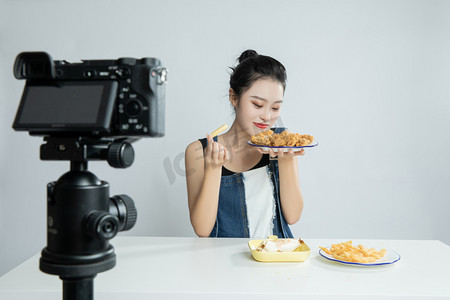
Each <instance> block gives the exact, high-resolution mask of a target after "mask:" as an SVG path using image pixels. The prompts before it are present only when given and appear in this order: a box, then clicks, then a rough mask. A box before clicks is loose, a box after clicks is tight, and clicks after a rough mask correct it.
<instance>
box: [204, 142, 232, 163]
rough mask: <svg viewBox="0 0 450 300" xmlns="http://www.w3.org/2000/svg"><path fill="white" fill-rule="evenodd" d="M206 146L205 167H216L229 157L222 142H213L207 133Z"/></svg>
mask: <svg viewBox="0 0 450 300" xmlns="http://www.w3.org/2000/svg"><path fill="white" fill-rule="evenodd" d="M206 139H207V140H208V146H206V148H205V155H204V157H205V169H217V168H222V166H223V165H224V164H225V163H226V162H227V161H228V160H229V159H230V154H229V152H228V150H227V148H225V147H224V146H223V145H222V144H219V143H218V142H215V141H214V140H213V138H212V137H211V135H209V134H207V135H206Z"/></svg>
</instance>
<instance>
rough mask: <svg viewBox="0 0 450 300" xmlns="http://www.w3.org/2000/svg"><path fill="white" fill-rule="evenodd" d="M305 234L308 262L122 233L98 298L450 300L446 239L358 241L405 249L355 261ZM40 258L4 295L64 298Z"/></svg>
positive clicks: (231, 242) (5, 286) (221, 244)
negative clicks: (330, 255) (369, 261)
mask: <svg viewBox="0 0 450 300" xmlns="http://www.w3.org/2000/svg"><path fill="white" fill-rule="evenodd" d="M304 240H305V242H306V243H307V244H308V246H309V247H310V248H311V249H312V252H311V255H310V257H309V258H308V259H307V261H305V262H302V263H286V262H284V263H262V262H257V261H255V260H253V258H252V256H251V254H250V251H249V249H248V246H247V241H248V240H247V239H200V238H161V237H116V238H114V239H113V240H112V242H111V243H112V244H113V246H114V248H115V250H116V254H117V266H116V267H115V268H114V269H112V270H109V271H106V272H104V273H99V274H98V275H97V277H96V278H95V280H94V291H95V299H96V300H106V299H108V300H114V299H126V300H131V299H139V300H140V299H177V300H178V299H233V300H235V299H246V300H249V299H258V300H260V299H271V300H273V299H296V300H298V299H328V298H330V297H331V296H333V299H349V298H352V299H394V298H396V299H397V298H404V299H406V298H410V297H411V296H418V297H419V299H422V298H430V299H431V298H436V299H438V298H441V299H450V246H448V245H446V244H444V243H442V242H439V241H431V240H430V241H410V240H408V241H407V240H354V241H353V242H354V243H362V244H364V245H371V246H375V247H380V248H387V249H390V250H394V251H396V252H397V253H399V254H400V255H401V259H400V261H398V262H396V263H395V264H393V265H385V266H377V267H356V266H350V265H343V264H339V263H336V262H331V261H328V260H326V259H324V258H323V257H321V256H320V255H319V254H318V246H319V245H320V246H328V245H330V244H331V243H336V242H342V241H344V240H345V239H340V240H331V239H330V240H327V239H320V240H319V239H307V238H304ZM39 257H40V254H37V255H35V256H33V257H32V258H30V259H29V260H27V261H25V262H24V263H23V264H21V265H19V266H18V267H16V268H15V269H13V270H11V271H10V272H9V273H7V274H5V275H4V276H2V277H0V299H1V300H18V299H26V300H30V299H46V300H52V299H62V296H61V295H62V281H61V280H60V279H59V277H57V276H54V275H47V274H44V273H42V272H40V271H39V268H38V264H39ZM274 294H275V295H274ZM277 295H278V296H277ZM280 295H282V297H281V298H280ZM255 296H257V297H255Z"/></svg>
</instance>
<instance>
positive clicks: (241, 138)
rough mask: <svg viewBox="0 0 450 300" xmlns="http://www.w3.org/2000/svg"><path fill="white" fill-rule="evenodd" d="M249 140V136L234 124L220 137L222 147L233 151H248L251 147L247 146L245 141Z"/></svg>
mask: <svg viewBox="0 0 450 300" xmlns="http://www.w3.org/2000/svg"><path fill="white" fill-rule="evenodd" d="M250 139H251V135H249V134H248V133H247V132H246V131H245V130H243V129H242V128H240V126H239V125H238V124H236V122H234V123H233V125H231V127H230V129H229V130H228V131H227V132H226V133H225V134H223V135H222V136H221V140H222V141H221V142H222V143H223V145H224V146H225V147H227V148H228V149H230V148H231V147H232V149H233V151H242V150H247V149H248V150H250V149H251V148H252V147H251V146H250V145H248V144H247V141H249V140H250Z"/></svg>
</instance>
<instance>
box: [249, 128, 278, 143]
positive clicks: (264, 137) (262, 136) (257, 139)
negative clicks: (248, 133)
mask: <svg viewBox="0 0 450 300" xmlns="http://www.w3.org/2000/svg"><path fill="white" fill-rule="evenodd" d="M272 134H273V131H272V130H266V131H263V132H260V133H258V134H257V135H254V136H252V143H253V144H255V145H267V144H268V143H270V140H269V138H270V136H271V135H272Z"/></svg>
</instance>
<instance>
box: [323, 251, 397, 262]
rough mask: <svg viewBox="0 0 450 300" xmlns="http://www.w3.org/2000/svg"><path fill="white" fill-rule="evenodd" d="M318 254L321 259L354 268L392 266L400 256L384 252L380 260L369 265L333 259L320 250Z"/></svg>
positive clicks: (391, 252) (392, 252)
mask: <svg viewBox="0 0 450 300" xmlns="http://www.w3.org/2000/svg"><path fill="white" fill-rule="evenodd" d="M328 248H330V247H328ZM319 254H320V255H322V257H324V258H326V259H329V260H332V261H335V262H338V263H341V264H346V265H355V266H381V265H389V264H393V263H395V262H397V261H399V260H400V255H399V254H398V253H396V252H394V251H392V250H386V254H385V255H384V256H383V257H382V258H380V259H378V260H376V261H374V262H370V263H357V262H349V261H344V260H340V259H337V258H335V257H333V256H332V255H328V254H327V253H325V251H323V250H322V249H320V250H319Z"/></svg>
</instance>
